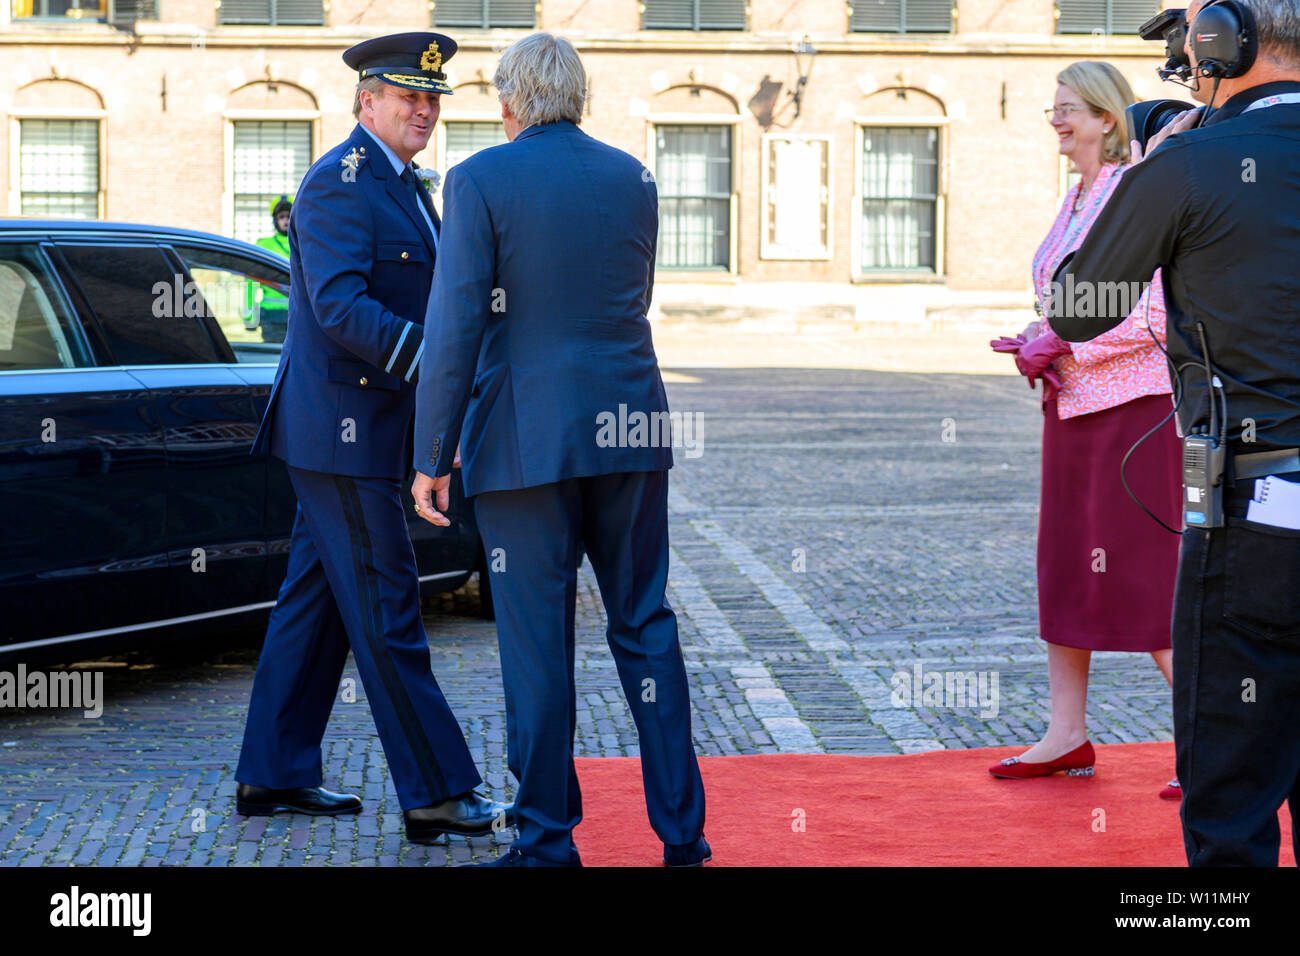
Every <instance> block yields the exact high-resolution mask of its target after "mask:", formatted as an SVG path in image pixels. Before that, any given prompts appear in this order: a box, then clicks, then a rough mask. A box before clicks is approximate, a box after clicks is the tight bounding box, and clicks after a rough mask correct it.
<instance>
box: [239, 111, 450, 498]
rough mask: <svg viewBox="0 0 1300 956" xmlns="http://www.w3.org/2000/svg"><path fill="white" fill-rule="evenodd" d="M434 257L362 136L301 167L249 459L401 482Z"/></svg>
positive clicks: (405, 195)
mask: <svg viewBox="0 0 1300 956" xmlns="http://www.w3.org/2000/svg"><path fill="white" fill-rule="evenodd" d="M363 151H364V152H363ZM426 208H430V210H431V207H426ZM431 215H433V214H432V211H431ZM433 220H434V225H435V228H437V226H438V219H437V217H436V215H433ZM434 249H435V246H434V239H433V236H432V235H431V234H430V233H429V228H428V225H427V224H426V223H425V222H424V218H423V217H422V216H421V215H420V212H419V209H418V208H417V207H416V198H415V194H414V193H413V192H412V191H411V189H410V187H408V186H407V184H406V183H404V182H402V180H401V179H400V178H399V176H398V174H397V173H395V172H394V171H393V167H392V165H391V164H390V162H389V160H388V158H387V157H386V156H385V155H384V154H383V152H382V150H380V149H379V146H378V145H377V144H376V143H375V141H374V140H373V139H371V137H370V134H369V133H368V132H367V131H366V130H364V129H362V128H361V127H360V126H357V127H356V128H355V129H354V130H353V131H352V135H351V136H349V137H348V139H347V141H346V142H344V143H342V144H340V145H338V146H336V147H334V148H333V149H331V150H330V151H329V152H327V153H325V154H324V155H323V156H321V158H320V159H319V160H317V161H316V163H315V164H313V165H312V167H311V169H310V170H308V172H307V175H306V176H305V177H304V178H303V181H302V185H301V186H300V187H299V189H298V194H297V198H296V200H295V201H294V204H293V212H292V216H291V219H290V223H289V271H290V279H289V330H288V335H287V336H286V338H285V342H284V351H283V352H282V353H281V355H280V367H279V369H278V370H277V371H276V374H275V384H274V386H273V387H272V390H271V397H270V401H269V403H268V405H267V409H266V414H265V416H263V419H262V426H261V428H260V429H259V430H258V434H257V439H256V441H255V442H254V445H253V453H254V454H260V453H263V452H265V451H267V450H268V449H269V450H270V451H271V453H272V454H274V455H276V456H277V457H279V458H283V459H284V460H285V461H286V462H288V463H289V464H290V465H293V466H294V467H297V468H307V469H310V470H312V471H322V472H330V473H333V474H339V475H349V476H352V477H356V478H397V479H399V480H400V479H404V478H405V477H406V476H407V474H408V473H409V472H410V468H411V427H412V415H413V410H414V398H415V382H416V380H417V378H418V370H419V357H420V349H421V346H422V335H421V328H420V326H421V325H422V324H423V322H424V313H425V307H426V305H427V303H428V297H429V286H430V283H431V281H432V277H433V266H434Z"/></svg>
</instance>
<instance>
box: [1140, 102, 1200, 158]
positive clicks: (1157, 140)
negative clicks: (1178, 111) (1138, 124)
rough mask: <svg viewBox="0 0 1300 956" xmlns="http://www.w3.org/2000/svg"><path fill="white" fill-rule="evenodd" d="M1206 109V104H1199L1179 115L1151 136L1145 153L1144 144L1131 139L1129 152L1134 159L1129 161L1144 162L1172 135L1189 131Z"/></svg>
mask: <svg viewBox="0 0 1300 956" xmlns="http://www.w3.org/2000/svg"><path fill="white" fill-rule="evenodd" d="M1204 111H1205V107H1204V106H1198V107H1196V109H1194V110H1188V111H1187V112H1185V113H1183V114H1182V115H1181V116H1179V117H1178V119H1176V120H1174V121H1173V122H1172V123H1170V124H1169V125H1168V126H1166V127H1165V128H1164V129H1162V130H1161V131H1160V132H1158V133H1156V135H1154V136H1152V137H1151V142H1149V143H1147V148H1146V152H1145V153H1144V152H1143V151H1142V146H1141V145H1140V144H1139V143H1138V141H1137V140H1135V139H1133V140H1129V144H1128V148H1129V152H1130V153H1132V154H1133V157H1132V159H1131V160H1129V161H1130V162H1131V163H1132V164H1133V165H1134V166H1136V165H1137V164H1138V163H1140V162H1142V160H1144V159H1146V158H1147V157H1148V156H1150V155H1151V153H1152V152H1154V150H1155V148H1156V147H1157V146H1159V145H1160V144H1161V143H1163V142H1164V141H1165V140H1167V139H1168V138H1169V137H1170V136H1173V135H1174V134H1175V133H1185V132H1187V130H1189V129H1191V128H1192V127H1193V126H1195V125H1196V123H1197V121H1198V120H1199V119H1200V117H1201V113H1203V112H1204Z"/></svg>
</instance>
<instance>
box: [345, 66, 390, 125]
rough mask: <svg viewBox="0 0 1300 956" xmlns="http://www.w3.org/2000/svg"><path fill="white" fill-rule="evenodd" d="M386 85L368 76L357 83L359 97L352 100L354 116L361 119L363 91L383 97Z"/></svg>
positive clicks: (374, 77) (377, 78)
mask: <svg viewBox="0 0 1300 956" xmlns="http://www.w3.org/2000/svg"><path fill="white" fill-rule="evenodd" d="M387 85H388V84H387V83H385V82H384V81H383V80H381V79H380V78H379V77H377V76H367V77H364V78H363V79H361V80H358V81H357V95H356V96H354V97H353V98H352V115H353V116H354V117H356V118H357V119H361V91H362V90H369V91H370V93H371V95H372V96H383V95H384V87H385V86H387Z"/></svg>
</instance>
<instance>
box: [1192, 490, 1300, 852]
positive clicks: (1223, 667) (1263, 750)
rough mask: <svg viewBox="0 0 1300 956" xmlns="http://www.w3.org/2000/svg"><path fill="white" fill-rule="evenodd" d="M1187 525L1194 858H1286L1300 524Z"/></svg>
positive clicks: (1294, 766)
mask: <svg viewBox="0 0 1300 956" xmlns="http://www.w3.org/2000/svg"><path fill="white" fill-rule="evenodd" d="M1234 510H1237V511H1238V512H1239V514H1240V513H1241V511H1240V509H1236V508H1231V507H1230V508H1228V509H1227V511H1228V515H1229V517H1228V519H1227V526H1226V527H1223V528H1214V529H1209V530H1199V529H1191V530H1188V531H1187V532H1186V533H1185V534H1184V535H1183V541H1182V550H1181V554H1180V557H1179V564H1178V584H1177V588H1176V590H1175V593H1174V616H1173V648H1174V739H1175V748H1176V751H1177V759H1178V779H1179V781H1180V782H1181V783H1182V788H1183V804H1182V820H1183V842H1184V844H1185V848H1186V851H1187V862H1188V864H1189V865H1191V866H1277V861H1278V845H1279V842H1280V830H1279V827H1278V821H1277V817H1278V810H1279V808H1280V807H1281V806H1282V804H1283V802H1287V801H1289V803H1290V810H1291V829H1292V844H1293V846H1294V847H1295V850H1296V856H1297V858H1300V825H1298V824H1297V820H1300V817H1298V816H1297V814H1298V812H1300V531H1288V530H1285V529H1281V528H1271V527H1268V526H1264V525H1259V524H1253V523H1247V522H1245V521H1244V519H1242V518H1241V517H1240V516H1233V511H1234Z"/></svg>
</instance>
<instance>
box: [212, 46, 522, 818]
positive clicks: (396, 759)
mask: <svg viewBox="0 0 1300 956" xmlns="http://www.w3.org/2000/svg"><path fill="white" fill-rule="evenodd" d="M455 52H456V44H455V42H454V41H452V40H451V39H450V38H449V37H445V36H442V35H441V34H437V33H406V34H398V35H395V36H387V37H378V38H376V39H373V40H367V41H366V42H364V43H360V44H358V45H356V46H354V47H352V48H351V49H349V50H348V51H347V52H346V53H344V54H343V59H344V62H346V63H347V65H348V66H350V67H351V68H353V69H354V70H356V71H357V72H358V74H359V82H358V86H357V95H356V101H355V103H354V105H353V114H354V115H355V116H356V117H357V118H358V120H359V121H360V122H359V124H358V125H357V127H356V128H355V129H354V130H353V131H352V135H351V136H349V137H348V139H347V140H346V141H345V142H343V143H341V144H340V145H338V146H336V147H334V148H333V149H331V150H330V151H329V152H327V153H325V155H323V156H322V157H321V158H320V159H319V160H318V161H317V162H316V163H315V164H314V165H313V166H312V168H311V169H310V170H309V171H308V173H307V175H306V177H305V178H304V179H303V181H302V185H301V186H300V187H299V189H298V194H297V200H296V202H295V203H294V206H293V212H292V217H291V220H290V226H289V250H290V251H289V268H290V273H291V275H290V283H289V329H288V336H287V338H286V339H285V343H284V351H283V353H282V354H281V357H280V367H279V369H278V371H277V372H276V376H275V384H274V386H273V388H272V391H271V398H270V402H269V404H268V405H267V410H266V416H265V418H264V419H263V421H262V427H261V429H260V430H259V432H258V436H257V439H256V441H255V443H254V446H253V451H254V453H255V454H256V453H265V452H266V451H267V450H269V451H270V452H271V453H272V454H274V455H276V456H277V457H279V458H282V459H284V461H285V462H286V463H287V464H288V466H289V477H290V479H291V481H292V483H293V487H294V491H295V492H296V494H297V496H298V512H297V517H296V519H295V521H294V527H293V538H292V544H291V546H290V552H289V567H288V572H287V574H286V575H285V580H284V584H283V586H282V587H281V589H280V594H279V599H278V601H277V603H276V606H275V609H274V610H273V611H272V613H271V620H270V624H269V627H268V629H267V635H266V643H265V645H264V647H263V649H262V657H261V660H260V661H259V663H258V668H257V676H256V678H255V680H254V683H253V694H252V700H251V702H250V704H249V710H248V723H247V726H246V728H245V731H244V745H243V750H242V752H241V754H240V759H239V768H238V770H237V771H236V775H235V776H236V779H237V780H238V781H239V787H238V790H237V803H236V807H237V810H238V812H239V813H243V814H270V813H276V812H279V811H282V810H289V811H298V812H302V813H311V814H340V813H352V812H356V811H358V810H360V809H361V801H360V799H358V798H357V797H355V796H352V795H350V794H337V793H331V792H330V791H328V790H323V789H322V788H321V787H320V783H321V752H320V744H321V736H322V734H323V733H324V730H325V723H326V721H327V720H328V718H329V714H330V709H331V706H332V704H333V701H334V696H335V694H337V693H338V688H339V678H340V677H341V675H342V672H343V664H344V661H345V659H346V657H347V654H348V650H349V649H351V651H352V654H353V656H354V658H355V660H356V663H357V669H358V670H359V671H360V673H361V679H362V682H363V684H364V686H365V690H366V697H367V700H368V702H369V704H370V709H371V713H372V714H373V715H374V719H375V726H376V727H377V729H378V731H379V736H380V740H381V741H382V743H383V747H384V754H385V755H386V756H387V758H388V766H389V770H390V771H391V773H392V777H393V784H394V786H395V788H396V790H397V797H398V801H399V803H400V804H401V806H402V810H403V812H404V817H405V823H406V832H407V836H408V837H409V838H410V839H412V840H414V841H415V842H420V843H428V842H432V841H434V840H435V839H440V838H441V834H446V833H457V834H466V835H470V834H481V833H485V832H488V831H489V830H491V829H492V826H493V821H494V820H498V821H500V822H507V821H509V819H510V816H509V811H510V808H509V807H505V806H503V805H501V804H499V803H494V802H493V801H491V800H488V799H486V798H485V797H483V796H481V795H479V794H478V793H476V792H475V789H474V788H475V787H477V786H478V785H479V784H480V783H482V778H481V777H480V776H479V773H478V770H477V769H476V768H475V766H474V762H473V760H472V759H471V757H470V753H469V749H468V747H467V746H466V744H465V738H464V735H463V734H462V732H461V729H460V725H459V724H458V723H457V722H456V718H455V715H453V714H452V712H451V709H450V708H449V707H448V706H447V701H446V700H445V699H444V698H443V695H442V691H441V690H440V689H439V688H438V684H437V681H436V680H435V679H434V677H433V673H432V671H431V670H430V666H429V644H428V637H427V635H426V634H425V631H424V625H423V622H422V621H421V618H420V591H419V581H418V576H417V571H416V564H415V554H414V552H413V550H412V548H411V540H410V535H409V533H408V531H407V526H406V518H405V515H404V513H403V505H402V503H401V482H402V481H403V480H404V479H405V478H406V476H407V475H408V474H410V469H411V419H412V415H413V409H414V397H415V390H414V386H415V382H416V379H417V376H418V372H419V367H420V349H421V342H422V329H421V325H422V323H423V320H424V310H425V306H426V304H427V300H428V292H429V285H430V282H431V279H432V274H433V268H434V262H435V258H436V257H437V251H438V230H439V227H440V223H439V219H438V215H437V213H436V212H435V211H434V209H433V205H432V203H431V202H430V201H429V197H428V193H427V191H426V190H425V189H424V187H423V186H421V185H419V184H418V182H417V178H416V175H415V173H414V169H413V166H412V164H411V158H412V157H413V156H414V155H415V154H416V153H417V152H419V151H420V150H421V149H423V148H424V146H425V144H426V143H428V140H429V135H430V133H432V132H433V125H434V123H436V122H437V120H438V111H439V96H440V95H441V94H446V93H450V92H451V89H450V87H448V86H447V83H446V77H445V75H444V74H443V72H442V62H443V61H444V60H446V59H448V58H449V57H451V56H452V55H453V54H454V53H455ZM439 268H442V267H441V266H439ZM500 822H498V828H499V826H500Z"/></svg>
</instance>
